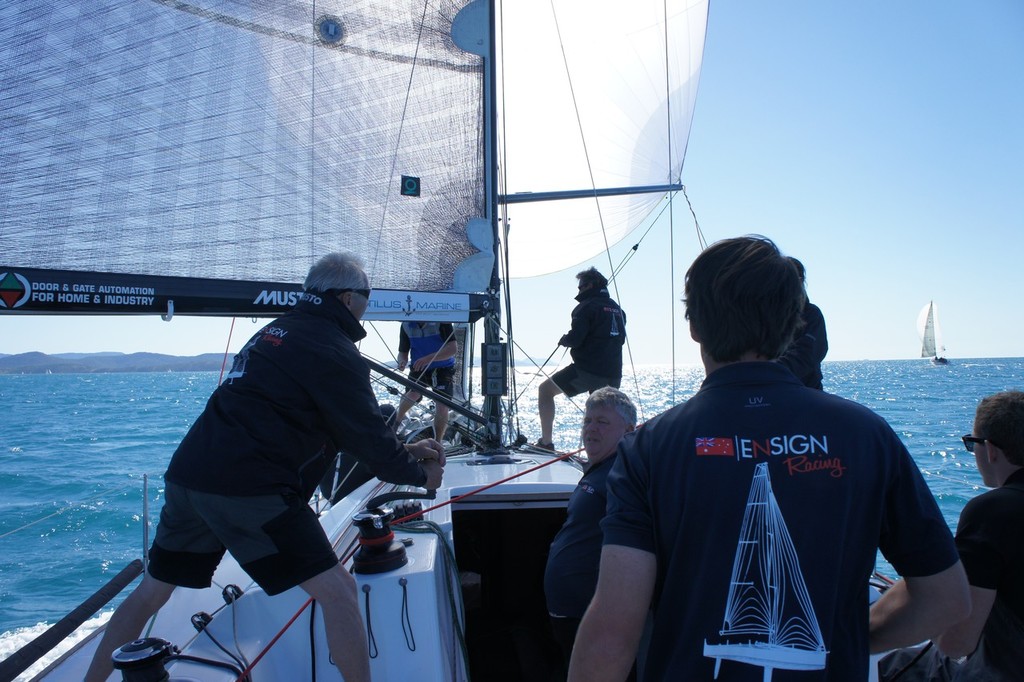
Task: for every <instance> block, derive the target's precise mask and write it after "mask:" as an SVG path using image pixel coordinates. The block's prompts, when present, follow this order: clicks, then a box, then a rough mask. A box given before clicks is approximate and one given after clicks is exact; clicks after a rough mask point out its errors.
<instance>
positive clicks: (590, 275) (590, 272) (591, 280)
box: [576, 268, 608, 289]
mask: <svg viewBox="0 0 1024 682" xmlns="http://www.w3.org/2000/svg"><path fill="white" fill-rule="evenodd" d="M576 279H578V280H579V281H580V284H593V285H594V286H595V287H597V288H598V289H603V288H605V287H606V286H608V280H607V279H605V276H604V275H602V274H601V273H600V272H598V271H597V268H589V269H587V270H584V271H583V272H577V273H576Z"/></svg>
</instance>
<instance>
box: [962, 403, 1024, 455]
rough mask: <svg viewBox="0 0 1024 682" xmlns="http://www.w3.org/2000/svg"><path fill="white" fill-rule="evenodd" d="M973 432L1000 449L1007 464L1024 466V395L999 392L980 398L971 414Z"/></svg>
mask: <svg viewBox="0 0 1024 682" xmlns="http://www.w3.org/2000/svg"><path fill="white" fill-rule="evenodd" d="M974 431H975V434H974V435H976V436H977V437H978V438H984V439H985V440H990V441H992V443H993V444H995V445H996V446H997V447H998V448H999V449H1001V450H1002V451H1003V454H1005V455H1006V460H1007V461H1008V462H1009V463H1010V464H1014V465H1016V466H1024V393H1022V392H1021V391H1003V392H1002V393H996V394H994V395H990V396H988V397H986V398H982V400H981V402H980V403H978V409H977V411H975V413H974Z"/></svg>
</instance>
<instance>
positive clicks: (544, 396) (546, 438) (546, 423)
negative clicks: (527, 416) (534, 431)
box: [537, 379, 562, 443]
mask: <svg viewBox="0 0 1024 682" xmlns="http://www.w3.org/2000/svg"><path fill="white" fill-rule="evenodd" d="M561 392H562V389H560V388H559V387H558V384H556V383H555V382H554V381H552V380H551V379H545V380H544V382H543V383H542V384H541V385H540V386H538V387H537V415H538V416H539V417H540V442H542V443H551V442H552V441H551V431H552V429H553V427H554V424H555V396H556V395H558V394H559V393H561Z"/></svg>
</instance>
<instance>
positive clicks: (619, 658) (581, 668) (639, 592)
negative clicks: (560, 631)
mask: <svg viewBox="0 0 1024 682" xmlns="http://www.w3.org/2000/svg"><path fill="white" fill-rule="evenodd" d="M656 571H657V560H656V558H655V556H654V555H653V554H651V553H650V552H645V551H643V550H640V549H634V548H632V547H625V546H622V545H605V546H604V549H603V550H602V551H601V569H600V572H599V574H598V576H599V577H598V579H597V591H596V592H595V593H594V598H593V599H592V600H591V602H590V606H589V607H588V608H587V612H586V613H585V614H584V616H583V621H582V622H581V623H580V627H579V630H578V631H577V633H576V644H575V645H574V646H573V650H572V661H571V662H570V664H569V682H601V681H602V680H608V681H609V682H612V681H613V680H614V681H615V682H621V681H622V680H624V679H626V675H627V674H629V670H630V668H631V667H632V665H633V661H634V660H635V659H636V652H637V648H638V647H639V646H640V637H641V636H642V635H643V630H644V621H645V620H646V618H647V611H648V609H649V608H650V604H651V595H652V594H653V593H654V580H655V575H656Z"/></svg>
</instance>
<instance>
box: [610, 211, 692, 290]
mask: <svg viewBox="0 0 1024 682" xmlns="http://www.w3.org/2000/svg"><path fill="white" fill-rule="evenodd" d="M666 196H667V197H668V200H667V201H665V202H664V205H663V206H662V207H661V210H660V211H658V215H656V216H654V219H653V220H651V223H650V225H648V226H647V229H646V230H644V233H643V234H642V235H640V238H639V239H637V240H636V244H634V245H633V248H632V249H630V251H631V252H634V253H635V252H636V251H637V249H639V248H640V244H641V243H642V242H643V241H644V240H645V239H647V235H649V234H650V233H651V230H653V229H654V226H655V225H657V224H658V221H659V220H661V216H662V215H663V214H664V213H665V211H667V210H668V209H669V207H670V206H672V197H673V196H675V193H674V192H671V193H668V194H666ZM634 253H627V254H626V255H625V256H623V258H622V261H620V262H619V266H618V267H617V268H615V270H613V271H612V276H611V277H609V278H608V279H609V280H614V279H615V278H616V277H618V275H619V271H621V270H622V269H623V268H624V267H625V265H626V263H628V262H629V261H630V260H632V259H633V255H634ZM616 293H618V292H617V291H616Z"/></svg>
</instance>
